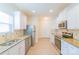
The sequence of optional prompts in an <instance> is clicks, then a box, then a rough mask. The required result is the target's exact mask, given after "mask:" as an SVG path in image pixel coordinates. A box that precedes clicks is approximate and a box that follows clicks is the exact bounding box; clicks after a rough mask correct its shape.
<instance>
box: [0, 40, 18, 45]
mask: <svg viewBox="0 0 79 59" xmlns="http://www.w3.org/2000/svg"><path fill="white" fill-rule="evenodd" d="M17 41H18V40H10V41H7V42H5V43H2V44H0V46H10V45H12V44H13V43H14V42H17Z"/></svg>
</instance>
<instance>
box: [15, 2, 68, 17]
mask: <svg viewBox="0 0 79 59" xmlns="http://www.w3.org/2000/svg"><path fill="white" fill-rule="evenodd" d="M14 5H16V6H17V7H18V8H19V9H20V10H22V11H24V12H26V13H28V14H32V15H38V16H57V15H58V14H59V13H60V12H61V11H62V10H63V9H64V8H65V7H67V6H68V5H69V4H67V3H15V4H14ZM50 9H52V10H53V12H52V13H50V12H49V10H50ZM33 10H35V11H36V12H35V13H33V12H32V11H33Z"/></svg>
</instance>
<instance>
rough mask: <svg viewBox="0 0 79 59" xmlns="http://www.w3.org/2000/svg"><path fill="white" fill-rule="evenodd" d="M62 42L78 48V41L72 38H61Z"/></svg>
mask: <svg viewBox="0 0 79 59" xmlns="http://www.w3.org/2000/svg"><path fill="white" fill-rule="evenodd" d="M63 39H64V41H66V42H68V43H70V44H72V45H74V46H75V47H78V48H79V41H78V40H76V39H73V38H63Z"/></svg>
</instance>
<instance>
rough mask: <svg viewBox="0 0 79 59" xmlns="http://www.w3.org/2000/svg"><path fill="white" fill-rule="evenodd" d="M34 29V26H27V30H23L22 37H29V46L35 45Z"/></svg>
mask: <svg viewBox="0 0 79 59" xmlns="http://www.w3.org/2000/svg"><path fill="white" fill-rule="evenodd" d="M35 33H36V27H35V26H34V25H27V29H26V30H24V35H31V45H32V46H34V44H35Z"/></svg>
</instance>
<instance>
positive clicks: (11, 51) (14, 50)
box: [9, 44, 19, 55]
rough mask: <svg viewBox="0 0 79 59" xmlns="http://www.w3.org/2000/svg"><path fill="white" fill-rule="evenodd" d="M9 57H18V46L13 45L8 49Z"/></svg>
mask: <svg viewBox="0 0 79 59" xmlns="http://www.w3.org/2000/svg"><path fill="white" fill-rule="evenodd" d="M9 55H19V45H18V44H17V45H15V46H13V47H12V48H10V49H9Z"/></svg>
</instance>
